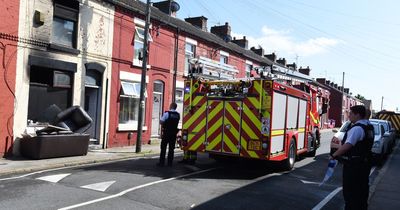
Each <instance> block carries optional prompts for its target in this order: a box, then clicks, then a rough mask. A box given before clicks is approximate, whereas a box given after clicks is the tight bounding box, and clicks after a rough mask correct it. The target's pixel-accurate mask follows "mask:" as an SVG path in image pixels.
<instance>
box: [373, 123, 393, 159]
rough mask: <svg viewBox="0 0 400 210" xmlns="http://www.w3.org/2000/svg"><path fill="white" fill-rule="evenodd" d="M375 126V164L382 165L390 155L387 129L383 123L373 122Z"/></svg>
mask: <svg viewBox="0 0 400 210" xmlns="http://www.w3.org/2000/svg"><path fill="white" fill-rule="evenodd" d="M371 124H372V125H373V126H374V134H375V137H374V144H373V145H372V149H371V151H372V155H373V162H374V163H376V164H378V165H382V163H383V160H384V159H385V157H386V155H387V154H389V153H390V145H389V144H390V143H389V141H388V140H389V139H388V138H386V137H385V128H384V126H383V125H382V124H381V123H377V122H374V121H372V122H371Z"/></svg>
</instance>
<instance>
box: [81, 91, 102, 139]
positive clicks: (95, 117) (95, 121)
mask: <svg viewBox="0 0 400 210" xmlns="http://www.w3.org/2000/svg"><path fill="white" fill-rule="evenodd" d="M99 94H100V88H99V87H97V86H86V87H85V111H86V112H87V113H88V114H89V116H90V118H92V125H91V126H90V127H89V129H88V130H87V131H86V132H87V133H88V134H90V138H91V139H95V143H98V140H99V134H100V132H99V129H100V128H99V127H100V105H101V101H100V97H99Z"/></svg>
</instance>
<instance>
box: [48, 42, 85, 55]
mask: <svg viewBox="0 0 400 210" xmlns="http://www.w3.org/2000/svg"><path fill="white" fill-rule="evenodd" d="M49 49H52V50H57V51H60V52H66V53H70V54H74V55H78V54H79V53H81V51H80V50H77V49H74V48H70V47H64V46H62V45H58V44H50V45H49Z"/></svg>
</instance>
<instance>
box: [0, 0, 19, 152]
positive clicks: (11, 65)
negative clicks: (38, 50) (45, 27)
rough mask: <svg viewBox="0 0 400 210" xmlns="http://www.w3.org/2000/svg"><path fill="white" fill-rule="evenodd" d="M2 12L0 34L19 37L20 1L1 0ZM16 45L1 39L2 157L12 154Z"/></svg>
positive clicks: (0, 106) (0, 104)
mask: <svg viewBox="0 0 400 210" xmlns="http://www.w3.org/2000/svg"><path fill="white" fill-rule="evenodd" d="M0 11H1V13H0V20H1V21H0V33H3V34H9V35H13V36H18V19H19V1H5V0H1V2H0ZM16 44H17V43H16V42H15V41H11V40H7V39H0V61H1V62H0V90H1V91H0V99H1V100H0V157H2V156H6V155H11V153H12V151H11V150H12V143H13V136H14V134H13V113H14V96H13V94H14V92H15V75H16V61H17V54H16V53H17V48H16ZM3 62H4V63H5V66H4V65H3Z"/></svg>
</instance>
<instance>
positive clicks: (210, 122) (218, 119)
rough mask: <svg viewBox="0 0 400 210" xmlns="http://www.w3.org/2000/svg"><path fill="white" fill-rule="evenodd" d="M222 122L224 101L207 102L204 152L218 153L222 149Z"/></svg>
mask: <svg viewBox="0 0 400 210" xmlns="http://www.w3.org/2000/svg"><path fill="white" fill-rule="evenodd" d="M223 120H224V101H222V100H208V104H207V130H206V150H207V151H215V152H220V151H221V149H222V135H223V134H222V132H223V129H222V128H223Z"/></svg>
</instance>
